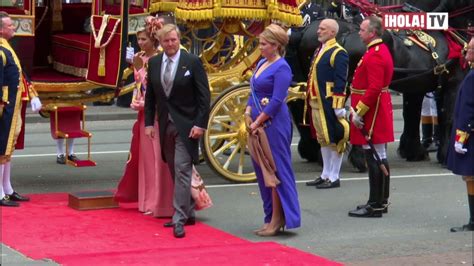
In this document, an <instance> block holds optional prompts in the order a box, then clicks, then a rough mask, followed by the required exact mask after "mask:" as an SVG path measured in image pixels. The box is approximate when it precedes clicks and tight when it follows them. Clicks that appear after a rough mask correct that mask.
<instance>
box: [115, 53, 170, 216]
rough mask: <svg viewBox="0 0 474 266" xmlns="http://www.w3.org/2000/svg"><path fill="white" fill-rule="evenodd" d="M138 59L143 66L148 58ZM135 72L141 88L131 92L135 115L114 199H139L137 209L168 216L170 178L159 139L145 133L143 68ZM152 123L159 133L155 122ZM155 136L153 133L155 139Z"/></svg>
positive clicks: (144, 82)
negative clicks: (136, 103) (123, 168)
mask: <svg viewBox="0 0 474 266" xmlns="http://www.w3.org/2000/svg"><path fill="white" fill-rule="evenodd" d="M141 58H142V60H143V65H144V66H146V64H147V62H148V59H149V57H146V56H141ZM134 74H135V81H136V82H137V83H141V86H140V87H141V90H140V91H138V90H137V89H135V91H134V99H135V100H136V101H137V102H138V103H139V104H138V105H135V106H132V108H133V109H135V110H138V116H137V121H136V122H135V125H134V126H133V137H132V143H131V147H130V157H129V160H128V161H127V164H126V166H125V171H124V176H123V177H122V180H121V181H120V183H119V186H118V189H117V193H116V195H115V198H116V199H117V201H118V202H136V201H138V210H139V211H141V212H150V213H151V215H153V216H155V217H171V216H172V215H173V213H174V208H173V189H174V183H173V179H172V177H171V174H170V172H169V169H168V166H167V164H166V163H165V162H164V161H163V160H162V158H161V147H160V143H159V141H158V139H153V140H152V139H150V138H149V137H147V136H146V135H145V120H144V118H145V116H144V112H143V100H144V99H145V93H146V67H142V68H141V69H140V70H139V71H136V70H135V73H134ZM154 126H155V132H156V134H158V132H159V130H158V123H155V125H154ZM158 137H159V136H158V135H156V138H158ZM137 146H138V149H137ZM137 182H138V184H137Z"/></svg>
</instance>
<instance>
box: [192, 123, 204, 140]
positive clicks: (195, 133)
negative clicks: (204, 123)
mask: <svg viewBox="0 0 474 266" xmlns="http://www.w3.org/2000/svg"><path fill="white" fill-rule="evenodd" d="M203 134H204V129H203V128H200V127H196V126H194V127H192V128H191V132H189V137H190V138H192V139H199V138H200V137H201V136H202V135H203Z"/></svg>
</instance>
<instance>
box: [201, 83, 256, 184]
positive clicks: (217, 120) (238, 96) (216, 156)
mask: <svg viewBox="0 0 474 266" xmlns="http://www.w3.org/2000/svg"><path fill="white" fill-rule="evenodd" d="M249 94H250V86H249V85H248V84H239V85H237V86H234V87H231V88H229V89H227V90H225V91H224V92H222V93H221V94H220V95H219V97H217V99H216V100H215V101H214V103H213V104H212V106H211V112H210V115H209V123H208V127H207V130H206V132H205V133H204V140H203V142H204V149H203V154H204V158H205V160H206V162H207V163H208V164H209V165H210V167H211V168H212V169H213V170H214V171H215V172H216V173H217V174H220V175H221V176H223V177H224V178H225V179H227V180H230V181H233V182H253V181H255V180H256V178H255V173H254V169H253V166H252V163H251V158H250V155H249V153H248V150H247V137H248V133H247V130H246V128H245V122H244V112H245V106H246V105H247V100H248V98H249Z"/></svg>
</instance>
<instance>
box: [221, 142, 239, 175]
mask: <svg viewBox="0 0 474 266" xmlns="http://www.w3.org/2000/svg"><path fill="white" fill-rule="evenodd" d="M239 150H240V145H239V146H237V147H235V148H234V150H233V151H232V153H231V154H230V155H229V158H227V160H226V162H225V163H224V166H223V167H224V169H226V170H228V169H229V165H230V163H231V162H232V161H233V160H234V157H235V155H236V154H237V152H238V151H239Z"/></svg>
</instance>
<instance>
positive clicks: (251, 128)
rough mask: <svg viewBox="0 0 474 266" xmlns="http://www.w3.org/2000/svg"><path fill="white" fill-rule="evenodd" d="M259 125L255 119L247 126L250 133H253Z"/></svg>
mask: <svg viewBox="0 0 474 266" xmlns="http://www.w3.org/2000/svg"><path fill="white" fill-rule="evenodd" d="M259 126H260V124H258V123H257V121H255V122H252V123H251V124H250V126H249V129H250V133H251V134H254V135H255V133H256V132H257V128H258V127H259Z"/></svg>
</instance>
